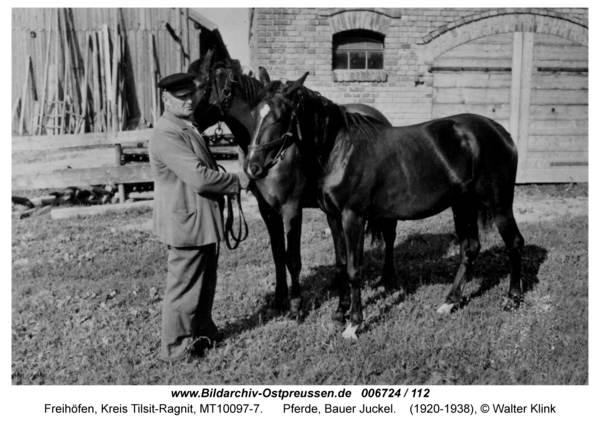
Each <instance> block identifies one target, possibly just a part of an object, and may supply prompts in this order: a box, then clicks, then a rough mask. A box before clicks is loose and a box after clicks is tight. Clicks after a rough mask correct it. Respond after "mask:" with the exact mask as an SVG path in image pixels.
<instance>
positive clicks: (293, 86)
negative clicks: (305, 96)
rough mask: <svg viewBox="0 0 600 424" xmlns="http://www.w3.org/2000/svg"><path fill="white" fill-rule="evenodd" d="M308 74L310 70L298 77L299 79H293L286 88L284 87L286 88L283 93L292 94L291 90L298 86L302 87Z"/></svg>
mask: <svg viewBox="0 0 600 424" xmlns="http://www.w3.org/2000/svg"><path fill="white" fill-rule="evenodd" d="M308 74H310V72H306V73H305V74H304V75H303V76H302V77H300V79H298V80H296V81H294V82H293V83H292V85H290V86H289V87H288V88H286V90H285V91H284V94H292V93H293V92H295V91H296V90H298V89H299V88H300V87H302V86H303V85H304V80H306V77H307V76H308Z"/></svg>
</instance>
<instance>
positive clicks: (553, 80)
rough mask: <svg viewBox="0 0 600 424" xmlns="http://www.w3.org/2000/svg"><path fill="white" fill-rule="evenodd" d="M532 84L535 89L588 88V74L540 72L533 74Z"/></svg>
mask: <svg viewBox="0 0 600 424" xmlns="http://www.w3.org/2000/svg"><path fill="white" fill-rule="evenodd" d="M531 86H532V88H533V89H534V90H585V91H587V90H588V86H589V78H588V75H587V74H580V75H574V74H561V73H559V74H555V73H540V72H539V71H538V72H536V73H535V74H534V75H533V80H532V82H531Z"/></svg>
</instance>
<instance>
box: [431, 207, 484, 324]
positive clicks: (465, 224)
mask: <svg viewBox="0 0 600 424" xmlns="http://www.w3.org/2000/svg"><path fill="white" fill-rule="evenodd" d="M477 210H478V209H477V203H476V201H474V200H472V199H471V198H470V196H465V197H463V198H462V199H461V201H459V202H457V203H456V204H455V205H453V206H452V212H453V213H454V226H455V228H456V234H457V235H458V240H459V242H460V266H459V268H458V272H457V274H456V277H455V278H454V283H453V284H452V288H451V289H450V292H449V293H448V296H447V297H446V302H445V303H444V304H443V305H442V306H440V307H439V309H438V310H437V312H438V313H440V314H443V313H450V312H451V311H452V310H453V309H454V308H455V307H457V306H458V305H459V304H460V301H461V298H462V289H463V284H464V283H465V282H469V281H470V280H471V278H472V271H473V262H475V259H476V258H477V255H479V251H480V250H481V244H480V243H479V228H478V227H477Z"/></svg>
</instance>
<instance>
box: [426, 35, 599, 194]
mask: <svg viewBox="0 0 600 424" xmlns="http://www.w3.org/2000/svg"><path fill="white" fill-rule="evenodd" d="M587 58H588V49H587V47H585V46H581V45H578V44H576V43H573V42H571V41H569V40H566V39H563V38H559V37H555V36H551V35H545V34H534V33H531V32H515V33H509V34H499V35H493V36H489V37H484V38H479V39H476V40H473V41H470V42H468V43H465V44H462V45H460V46H457V47H455V48H454V49H452V50H450V51H448V52H446V53H444V54H442V55H441V56H439V57H438V58H436V59H435V61H434V63H433V66H432V72H433V76H434V78H433V111H432V115H433V117H434V118H440V117H444V116H449V115H453V114H457V113H465V112H468V113H477V114H480V115H483V116H487V117H489V118H492V119H494V120H496V121H498V122H499V123H500V124H502V125H503V126H504V127H505V128H506V129H507V130H508V131H509V132H510V133H511V135H512V137H513V139H514V140H515V143H516V144H517V146H518V149H519V171H518V175H517V182H520V183H526V182H530V183H533V182H584V181H587V180H588V137H587V134H588V72H587V69H588V68H587V66H588V63H587V60H588V59H587Z"/></svg>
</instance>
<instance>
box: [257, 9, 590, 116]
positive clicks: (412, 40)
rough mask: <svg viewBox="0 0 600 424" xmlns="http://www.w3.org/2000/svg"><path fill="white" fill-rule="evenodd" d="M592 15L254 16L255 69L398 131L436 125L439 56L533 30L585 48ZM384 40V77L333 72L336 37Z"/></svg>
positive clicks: (270, 12) (308, 12) (263, 12)
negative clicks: (360, 109) (355, 32)
mask: <svg viewBox="0 0 600 424" xmlns="http://www.w3.org/2000/svg"><path fill="white" fill-rule="evenodd" d="M587 26H588V10H587V9H506V8H503V9H472V8H470V9H455V8H448V9H445V8H444V9H442V8H437V9H433V8H432V9H404V8H402V9H325V8H323V9H315V8H311V9H309V8H303V9H294V8H276V9H262V8H260V9H254V11H253V14H252V22H251V34H250V48H251V68H252V69H256V68H257V67H258V66H263V67H265V68H266V69H267V70H268V71H269V74H270V75H271V78H282V77H284V78H288V79H296V78H298V77H300V76H301V75H302V74H303V73H304V72H306V71H310V73H311V74H310V76H309V77H308V79H307V81H306V86H307V87H309V88H311V89H313V90H316V91H319V92H320V93H321V94H323V95H324V96H326V97H327V98H329V99H331V100H333V101H335V102H337V103H367V104H371V105H373V106H375V107H377V108H378V109H379V110H381V111H382V112H383V113H384V114H385V115H386V116H387V117H388V119H390V121H392V123H393V124H394V125H409V124H413V123H417V122H422V121H426V120H429V119H431V111H432V75H431V73H430V72H429V67H430V65H431V63H432V61H433V59H435V57H437V56H439V55H440V54H442V53H444V52H446V51H448V50H450V49H451V48H453V47H456V46H458V45H460V44H462V43H465V42H468V41H470V40H473V39H475V38H478V37H484V36H487V35H492V34H496V33H504V32H514V31H530V32H531V31H532V32H540V33H546V34H552V35H558V36H561V37H564V38H569V39H571V40H573V41H576V42H578V43H580V44H583V45H587V42H588V41H587V40H588V31H587ZM349 29H368V30H372V31H376V32H379V33H382V34H385V62H384V70H383V71H333V70H332V59H331V54H332V39H333V34H335V33H337V32H341V31H345V30H349Z"/></svg>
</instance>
